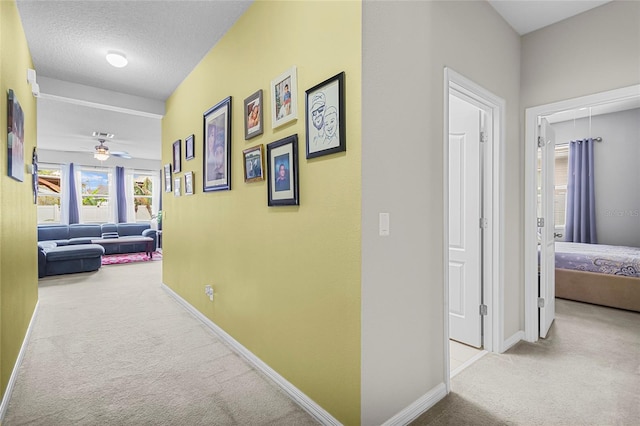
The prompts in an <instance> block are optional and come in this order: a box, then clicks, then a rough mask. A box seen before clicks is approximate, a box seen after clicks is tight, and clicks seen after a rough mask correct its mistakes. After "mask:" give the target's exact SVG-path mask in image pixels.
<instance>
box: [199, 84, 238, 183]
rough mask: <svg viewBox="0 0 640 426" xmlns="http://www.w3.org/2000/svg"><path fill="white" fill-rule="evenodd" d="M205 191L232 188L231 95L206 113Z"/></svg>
mask: <svg viewBox="0 0 640 426" xmlns="http://www.w3.org/2000/svg"><path fill="white" fill-rule="evenodd" d="M203 122H204V131H203V134H204V138H203V142H204V150H203V152H204V156H203V157H204V159H203V161H204V167H203V170H204V173H203V178H202V179H203V185H202V188H203V190H204V191H220V190H229V189H231V96H229V97H228V98H226V99H223V100H222V101H220V102H219V103H217V104H216V105H214V106H213V107H211V108H210V109H209V110H208V111H207V112H205V113H204V119H203Z"/></svg>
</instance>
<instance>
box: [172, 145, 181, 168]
mask: <svg viewBox="0 0 640 426" xmlns="http://www.w3.org/2000/svg"><path fill="white" fill-rule="evenodd" d="M181 157H182V141H181V140H180V139H178V140H177V141H175V142H174V143H173V173H180V170H182V168H181V167H180V159H181Z"/></svg>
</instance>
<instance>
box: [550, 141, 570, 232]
mask: <svg viewBox="0 0 640 426" xmlns="http://www.w3.org/2000/svg"><path fill="white" fill-rule="evenodd" d="M555 163H556V164H555V184H554V193H553V202H554V206H553V213H554V214H553V216H554V219H555V225H556V226H565V224H566V223H565V220H566V214H565V212H566V209H567V181H568V171H569V145H559V146H556V160H555Z"/></svg>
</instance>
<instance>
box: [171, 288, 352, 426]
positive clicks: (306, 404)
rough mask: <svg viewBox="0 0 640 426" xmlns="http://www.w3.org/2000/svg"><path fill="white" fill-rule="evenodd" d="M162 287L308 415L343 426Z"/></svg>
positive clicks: (324, 423)
mask: <svg viewBox="0 0 640 426" xmlns="http://www.w3.org/2000/svg"><path fill="white" fill-rule="evenodd" d="M161 287H162V288H163V289H164V290H165V291H166V292H167V293H168V294H169V295H170V296H171V297H173V298H174V299H175V300H176V301H177V302H178V303H180V304H181V305H182V306H183V307H184V308H185V309H186V310H187V311H189V312H190V313H191V314H192V315H193V316H194V317H196V318H197V319H199V320H200V321H201V322H202V323H203V324H204V325H205V326H207V327H208V328H209V329H210V330H211V331H212V332H213V333H214V334H215V335H216V336H218V337H219V338H220V339H222V340H223V341H224V342H225V343H227V344H228V345H229V346H231V348H232V349H233V350H234V351H236V352H237V353H238V354H239V355H240V356H242V357H243V358H244V359H246V360H247V361H248V362H249V363H250V364H251V365H253V366H254V367H255V368H256V369H258V370H259V371H261V372H262V373H263V374H265V375H266V376H267V377H269V378H270V379H271V380H273V381H274V382H275V383H276V384H277V385H278V386H279V387H280V388H281V389H282V390H283V391H284V392H285V393H286V394H287V395H289V397H290V398H291V399H293V400H294V401H295V402H296V403H297V404H298V405H300V406H301V407H302V408H303V409H304V410H305V411H306V412H307V413H309V414H310V415H311V416H312V417H313V418H314V419H316V420H317V421H318V422H320V424H323V425H335V426H342V423H340V422H339V421H338V420H337V419H336V418H334V417H333V416H332V415H331V414H329V412H327V411H326V410H325V409H324V408H322V407H321V406H319V405H318V404H317V403H316V402H315V401H313V400H312V399H311V398H309V397H308V396H307V395H305V394H304V393H303V392H302V391H301V390H300V389H298V388H296V387H295V386H294V385H292V384H291V383H290V382H289V381H287V380H286V379H285V378H284V377H282V376H281V375H280V374H278V373H277V372H276V371H275V370H274V369H273V368H271V367H269V366H268V365H267V364H266V363H265V362H263V361H262V360H261V359H260V358H258V357H257V356H255V355H254V354H253V353H252V352H251V351H250V350H248V349H247V348H245V347H244V346H242V344H240V342H238V341H237V340H236V339H234V338H233V337H231V336H230V335H229V334H227V332H225V331H224V330H223V329H221V328H220V327H219V326H217V325H216V324H215V323H214V322H213V321H211V320H210V319H209V318H207V317H206V316H204V315H203V314H202V313H201V312H200V311H198V310H197V309H196V308H194V307H193V306H191V304H190V303H189V302H187V301H186V300H184V299H183V298H182V297H181V296H180V295H179V294H177V293H176V292H174V291H173V290H172V289H171V288H169V287H168V286H167V285H166V284H164V283H163V284H162V285H161Z"/></svg>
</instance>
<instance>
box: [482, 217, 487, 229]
mask: <svg viewBox="0 0 640 426" xmlns="http://www.w3.org/2000/svg"><path fill="white" fill-rule="evenodd" d="M488 226H489V221H488V220H487V219H486V218H484V217H481V218H480V228H482V229H485V228H487V227H488Z"/></svg>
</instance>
